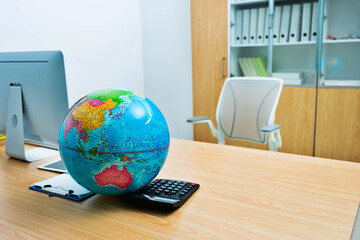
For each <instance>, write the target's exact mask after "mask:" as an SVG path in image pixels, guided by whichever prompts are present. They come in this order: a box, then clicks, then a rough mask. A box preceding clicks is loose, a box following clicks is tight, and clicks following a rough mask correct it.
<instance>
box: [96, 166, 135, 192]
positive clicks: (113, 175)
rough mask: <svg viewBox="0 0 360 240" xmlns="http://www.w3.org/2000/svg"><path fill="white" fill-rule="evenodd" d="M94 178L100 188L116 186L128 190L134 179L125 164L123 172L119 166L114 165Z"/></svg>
mask: <svg viewBox="0 0 360 240" xmlns="http://www.w3.org/2000/svg"><path fill="white" fill-rule="evenodd" d="M94 177H95V180H96V182H97V183H98V185H99V186H106V185H114V186H115V187H118V188H120V189H125V188H127V187H128V186H129V185H130V184H131V182H132V177H131V175H130V173H129V172H128V170H127V168H126V166H125V164H124V167H123V170H122V171H120V170H119V169H118V165H112V166H111V167H110V168H105V169H104V170H103V171H102V172H101V173H98V174H96V175H95V176H94Z"/></svg>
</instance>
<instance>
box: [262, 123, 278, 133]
mask: <svg viewBox="0 0 360 240" xmlns="http://www.w3.org/2000/svg"><path fill="white" fill-rule="evenodd" d="M279 129H280V126H279V125H277V124H270V125H265V126H263V127H262V128H261V129H260V131H261V132H263V133H271V132H274V131H277V130H279Z"/></svg>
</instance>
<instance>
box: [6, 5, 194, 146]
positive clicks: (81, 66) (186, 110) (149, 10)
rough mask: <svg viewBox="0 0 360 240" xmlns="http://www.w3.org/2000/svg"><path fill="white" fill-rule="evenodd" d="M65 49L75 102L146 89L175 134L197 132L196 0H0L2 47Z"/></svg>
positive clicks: (71, 100) (184, 135) (183, 135)
mask: <svg viewBox="0 0 360 240" xmlns="http://www.w3.org/2000/svg"><path fill="white" fill-rule="evenodd" d="M57 49H59V50H62V51H63V52H64V55H65V68H66V76H67V85H68V95H69V103H70V105H72V104H73V103H74V102H75V101H76V100H77V99H79V98H80V97H82V96H84V95H86V94H88V93H90V92H92V91H94V90H96V89H99V88H108V87H117V88H127V89H132V90H136V91H138V92H142V93H144V94H145V95H146V96H147V97H148V98H149V99H151V100H152V101H153V102H154V103H155V104H156V105H158V107H159V108H160V109H161V111H162V112H163V114H164V116H165V118H166V120H167V123H168V125H169V129H170V135H171V137H176V138H183V139H192V138H193V130H192V125H190V124H188V123H186V119H187V118H188V117H191V116H192V114H193V111H192V73H191V24H190V0H151V1H150V0H141V1H140V0H131V1H126V0H106V1H100V0H76V1H73V0H53V1H48V0H31V1H28V0H11V1H10V0H0V51H36V50H57Z"/></svg>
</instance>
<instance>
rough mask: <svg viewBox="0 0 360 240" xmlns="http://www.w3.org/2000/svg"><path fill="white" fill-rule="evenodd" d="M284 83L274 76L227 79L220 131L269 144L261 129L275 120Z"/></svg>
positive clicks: (218, 112) (220, 106) (220, 107)
mask: <svg viewBox="0 0 360 240" xmlns="http://www.w3.org/2000/svg"><path fill="white" fill-rule="evenodd" d="M282 85H283V81H282V80H281V79H279V78H270V77H236V78H228V79H226V81H225V83H224V86H223V89H222V91H221V95H220V98H219V102H218V106H217V110H216V120H217V122H218V129H219V130H220V131H221V132H222V133H223V134H224V135H225V136H226V137H228V138H231V139H239V140H249V141H254V142H258V143H263V144H264V143H265V142H266V138H265V134H264V133H262V132H261V131H260V129H261V128H262V127H263V126H265V125H269V124H273V123H274V120H275V110H276V106H277V104H278V101H279V97H280V93H281V89H282Z"/></svg>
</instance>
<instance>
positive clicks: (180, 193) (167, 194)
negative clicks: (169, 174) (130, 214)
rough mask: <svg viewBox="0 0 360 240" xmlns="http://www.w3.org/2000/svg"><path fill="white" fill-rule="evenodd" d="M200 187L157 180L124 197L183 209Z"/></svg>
mask: <svg viewBox="0 0 360 240" xmlns="http://www.w3.org/2000/svg"><path fill="white" fill-rule="evenodd" d="M199 187H200V185H199V184H197V183H191V182H185V181H179V180H169V179H155V180H154V181H152V182H151V183H149V184H148V185H146V186H145V187H143V188H142V189H140V190H138V191H136V192H134V193H128V194H125V195H123V198H124V199H126V200H128V201H134V202H140V203H145V204H151V205H156V206H160V207H168V208H178V207H181V206H182V205H183V204H184V203H185V202H186V201H187V200H188V199H189V198H190V197H191V196H192V195H193V194H194V193H195V192H196V190H198V189H199Z"/></svg>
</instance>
